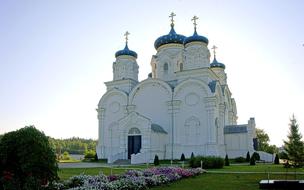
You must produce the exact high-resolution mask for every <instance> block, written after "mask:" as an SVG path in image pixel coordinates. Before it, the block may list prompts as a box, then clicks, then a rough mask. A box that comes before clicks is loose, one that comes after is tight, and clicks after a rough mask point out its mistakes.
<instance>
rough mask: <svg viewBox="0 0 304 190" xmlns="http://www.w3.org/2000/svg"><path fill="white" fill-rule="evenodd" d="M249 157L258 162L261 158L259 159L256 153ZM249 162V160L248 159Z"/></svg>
mask: <svg viewBox="0 0 304 190" xmlns="http://www.w3.org/2000/svg"><path fill="white" fill-rule="evenodd" d="M251 157H254V160H255V161H257V160H260V159H261V158H260V154H259V153H257V152H254V153H253V154H252V156H251ZM250 160H251V159H250Z"/></svg>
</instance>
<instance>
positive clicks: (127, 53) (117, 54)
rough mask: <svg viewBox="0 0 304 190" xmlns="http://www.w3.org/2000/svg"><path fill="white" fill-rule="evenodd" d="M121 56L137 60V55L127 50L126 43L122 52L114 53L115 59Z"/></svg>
mask: <svg viewBox="0 0 304 190" xmlns="http://www.w3.org/2000/svg"><path fill="white" fill-rule="evenodd" d="M121 55H130V56H132V57H135V58H137V53H136V52H135V51H132V50H129V48H128V43H126V46H125V48H124V49H123V50H119V51H117V52H116V53H115V58H117V57H118V56H121Z"/></svg>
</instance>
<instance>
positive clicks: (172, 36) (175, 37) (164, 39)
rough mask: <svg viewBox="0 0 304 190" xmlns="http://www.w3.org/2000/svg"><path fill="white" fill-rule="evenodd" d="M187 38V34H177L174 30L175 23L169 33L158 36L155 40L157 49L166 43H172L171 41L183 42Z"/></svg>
mask: <svg viewBox="0 0 304 190" xmlns="http://www.w3.org/2000/svg"><path fill="white" fill-rule="evenodd" d="M185 38H186V37H185V36H183V35H180V34H177V33H176V32H175V30H174V25H171V30H170V32H169V34H167V35H164V36H161V37H159V38H157V39H156V40H155V42H154V47H155V49H157V48H159V47H160V46H162V45H165V44H171V43H177V44H183V42H184V40H185Z"/></svg>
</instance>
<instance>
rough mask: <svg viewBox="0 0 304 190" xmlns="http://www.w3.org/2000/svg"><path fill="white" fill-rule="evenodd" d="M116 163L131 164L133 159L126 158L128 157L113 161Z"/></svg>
mask: <svg viewBox="0 0 304 190" xmlns="http://www.w3.org/2000/svg"><path fill="white" fill-rule="evenodd" d="M113 164H115V165H129V164H131V160H126V159H118V160H116V161H114V162H113Z"/></svg>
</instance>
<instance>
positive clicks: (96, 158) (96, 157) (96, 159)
mask: <svg viewBox="0 0 304 190" xmlns="http://www.w3.org/2000/svg"><path fill="white" fill-rule="evenodd" d="M94 160H95V161H98V156H97V153H95V157H94Z"/></svg>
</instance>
